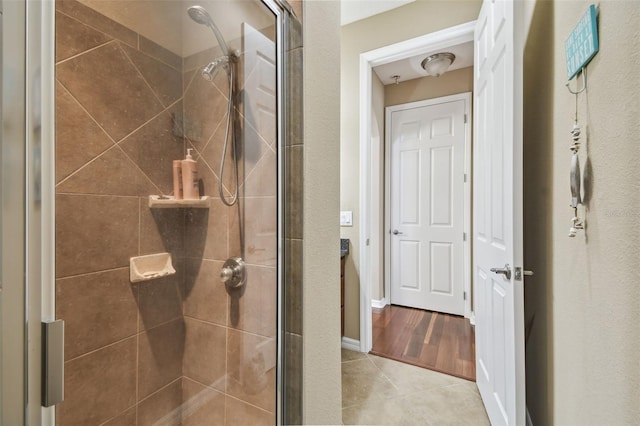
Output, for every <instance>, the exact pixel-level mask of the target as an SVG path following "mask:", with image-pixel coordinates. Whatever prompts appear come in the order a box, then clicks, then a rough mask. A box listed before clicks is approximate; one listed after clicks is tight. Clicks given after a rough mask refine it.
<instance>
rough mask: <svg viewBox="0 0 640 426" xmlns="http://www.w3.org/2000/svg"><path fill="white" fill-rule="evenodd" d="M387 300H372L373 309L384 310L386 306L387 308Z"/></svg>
mask: <svg viewBox="0 0 640 426" xmlns="http://www.w3.org/2000/svg"><path fill="white" fill-rule="evenodd" d="M387 304H388V303H387V299H380V300H376V299H371V307H372V308H378V309H380V308H384V307H385V306H387Z"/></svg>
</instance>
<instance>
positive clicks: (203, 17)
mask: <svg viewBox="0 0 640 426" xmlns="http://www.w3.org/2000/svg"><path fill="white" fill-rule="evenodd" d="M187 13H188V14H189V17H190V18H191V19H193V20H194V21H195V22H197V23H198V24H202V25H209V24H210V23H211V22H213V19H211V15H209V12H207V11H206V9H205V8H204V7H202V6H191V7H190V8H189V9H187Z"/></svg>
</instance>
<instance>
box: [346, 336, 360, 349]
mask: <svg viewBox="0 0 640 426" xmlns="http://www.w3.org/2000/svg"><path fill="white" fill-rule="evenodd" d="M342 348H343V349H348V350H350V351H356V352H360V340H356V339H352V338H350V337H345V336H342Z"/></svg>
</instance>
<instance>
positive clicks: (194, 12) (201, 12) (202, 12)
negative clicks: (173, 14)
mask: <svg viewBox="0 0 640 426" xmlns="http://www.w3.org/2000/svg"><path fill="white" fill-rule="evenodd" d="M187 13H188V14H189V17H190V18H191V19H193V20H194V21H195V22H197V23H198V24H200V25H206V26H207V27H209V28H211V31H213V35H214V36H216V39H217V40H218V45H220V49H222V53H223V54H224V55H225V56H229V48H228V47H227V43H226V42H225V41H224V37H222V33H221V32H220V30H219V29H218V27H217V26H216V24H215V23H214V22H213V19H211V15H209V12H207V11H206V9H205V8H204V7H202V6H191V7H190V8H189V9H187Z"/></svg>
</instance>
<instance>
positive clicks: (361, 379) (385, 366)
mask: <svg viewBox="0 0 640 426" xmlns="http://www.w3.org/2000/svg"><path fill="white" fill-rule="evenodd" d="M342 422H343V424H345V425H365V424H366V425H423V426H424V425H443V424H447V425H451V424H455V425H478V426H479V425H489V424H490V423H489V419H488V418H487V414H486V412H485V410H484V406H483V405H482V401H481V399H480V394H479V392H478V387H477V386H476V384H475V383H474V382H470V381H468V380H464V379H459V378H457V377H453V376H448V375H446V374H442V373H437V372H435V371H431V370H426V369H424V368H420V367H415V366H413V365H408V364H403V363H401V362H398V361H393V360H390V359H386V358H381V357H378V356H375V355H368V354H363V353H359V352H353V351H348V350H345V349H343V350H342Z"/></svg>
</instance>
